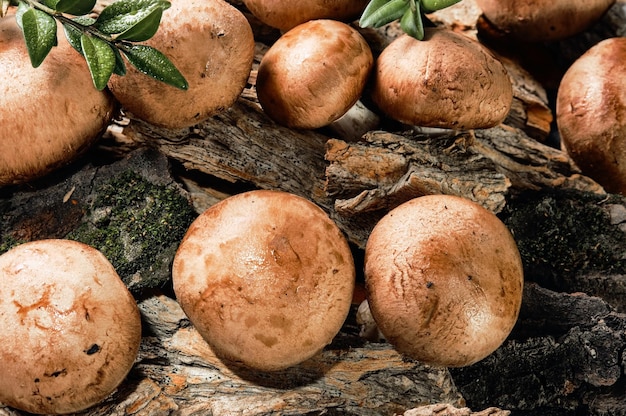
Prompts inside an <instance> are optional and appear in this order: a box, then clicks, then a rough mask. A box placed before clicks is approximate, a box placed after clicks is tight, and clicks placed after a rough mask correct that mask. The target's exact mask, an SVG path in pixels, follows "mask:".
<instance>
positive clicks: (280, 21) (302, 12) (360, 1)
mask: <svg viewBox="0 0 626 416" xmlns="http://www.w3.org/2000/svg"><path fill="white" fill-rule="evenodd" d="M368 1H369V0H300V1H297V2H293V1H290V0H244V1H243V2H244V4H245V5H246V7H247V8H248V10H250V12H251V13H252V14H253V15H254V17H256V18H257V19H259V20H260V21H261V22H263V23H265V24H266V25H268V26H271V27H274V28H277V29H280V30H283V31H287V30H289V29H292V28H294V27H295V26H297V25H299V24H301V23H305V22H308V21H309V20H315V19H333V20H340V21H349V20H354V19H356V18H358V17H359V15H360V14H361V12H362V11H363V10H364V9H365V6H366V5H367V3H368Z"/></svg>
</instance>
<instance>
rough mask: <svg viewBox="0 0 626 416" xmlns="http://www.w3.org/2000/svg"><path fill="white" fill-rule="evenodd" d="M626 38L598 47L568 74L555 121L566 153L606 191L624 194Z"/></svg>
mask: <svg viewBox="0 0 626 416" xmlns="http://www.w3.org/2000/svg"><path fill="white" fill-rule="evenodd" d="M625 79H626V38H610V39H606V40H603V41H602V42H599V43H598V44H596V45H595V46H593V47H592V48H590V49H589V50H588V51H587V52H585V53H584V54H583V55H582V56H581V57H580V58H578V59H577V60H576V61H575V62H574V63H573V64H572V65H571V66H570V68H569V69H568V70H567V71H566V73H565V75H564V76H563V78H562V80H561V83H560V85H559V89H558V93H557V103H556V121H557V125H558V129H559V133H560V135H561V140H562V144H563V146H564V148H565V149H566V150H567V152H568V154H569V155H570V156H571V157H572V159H573V160H574V161H575V162H576V164H577V165H578V166H579V167H580V169H581V170H582V172H583V173H584V174H586V175H588V176H590V177H591V178H593V179H595V180H596V181H597V182H598V183H600V184H601V185H602V186H603V187H604V188H605V189H606V190H607V191H608V192H613V193H621V194H623V195H626V84H625V82H624V80H625Z"/></svg>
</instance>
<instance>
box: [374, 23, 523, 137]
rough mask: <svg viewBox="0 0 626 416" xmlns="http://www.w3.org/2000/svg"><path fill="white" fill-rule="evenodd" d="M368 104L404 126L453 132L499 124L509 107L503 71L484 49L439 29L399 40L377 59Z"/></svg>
mask: <svg viewBox="0 0 626 416" xmlns="http://www.w3.org/2000/svg"><path fill="white" fill-rule="evenodd" d="M374 73H375V77H374V86H373V92H372V98H373V100H374V102H375V103H376V105H377V106H378V107H379V108H380V110H382V111H383V112H384V113H385V114H387V115H388V116H389V117H390V118H393V119H395V120H397V121H400V122H402V123H405V124H411V125H416V126H422V127H439V128H450V129H457V130H466V129H479V128H488V127H493V126H495V125H498V124H500V123H501V122H502V121H503V120H504V118H505V117H506V116H507V114H508V112H509V110H510V108H511V103H512V101H513V87H512V86H511V81H510V79H509V76H508V75H507V72H506V69H505V68H504V66H503V65H502V63H501V62H500V61H498V60H497V59H496V58H495V57H494V56H493V55H492V54H491V53H490V52H489V50H487V49H486V48H485V47H484V46H482V45H481V44H480V43H478V42H476V41H474V40H472V39H469V38H468V37H466V36H464V35H462V34H459V33H455V32H452V31H450V30H447V29H441V28H427V29H426V30H425V35H424V40H423V41H419V40H416V39H414V38H412V37H411V36H408V35H402V36H400V37H398V38H397V39H395V40H394V41H393V42H391V43H390V44H389V45H388V46H387V47H386V48H385V49H384V50H383V51H382V53H381V54H380V56H379V57H378V59H377V61H376V70H375V71H374Z"/></svg>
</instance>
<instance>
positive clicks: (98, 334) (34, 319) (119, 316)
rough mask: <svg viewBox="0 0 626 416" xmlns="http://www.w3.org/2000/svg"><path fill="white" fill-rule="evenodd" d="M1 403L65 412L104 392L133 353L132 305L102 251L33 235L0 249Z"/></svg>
mask: <svg viewBox="0 0 626 416" xmlns="http://www.w3.org/2000/svg"><path fill="white" fill-rule="evenodd" d="M0 327H1V328H2V334H1V335H0V368H2V377H0V402H2V403H3V404H6V405H8V406H12V407H15V408H17V409H21V410H24V411H27V412H31V413H39V414H44V413H46V414H47V413H55V414H62V413H72V412H77V411H80V410H83V409H86V408H88V407H90V406H92V405H94V404H96V403H98V402H100V401H102V400H103V399H104V398H106V396H108V395H109V394H110V393H111V392H113V390H115V388H117V386H118V385H119V384H120V383H121V382H122V381H123V379H124V378H125V377H126V375H127V374H128V372H129V371H130V369H131V368H132V365H133V363H134V361H135V358H136V357H137V352H138V350H139V343H140V341H141V318H140V315H139V310H138V308H137V304H136V302H135V300H134V298H133V297H132V295H131V294H130V292H129V291H128V290H127V288H126V286H125V285H124V283H123V282H122V281H121V280H120V278H119V276H118V275H117V273H116V272H115V270H114V269H113V266H112V265H111V263H109V261H108V260H107V259H106V258H105V257H104V255H103V254H102V253H100V252H99V251H98V250H96V249H95V248H93V247H90V246H88V245H86V244H83V243H79V242H76V241H70V240H54V239H53V240H39V241H33V242H30V243H24V244H22V245H19V246H17V247H15V248H13V249H11V250H9V251H7V252H6V253H4V254H3V255H2V256H0Z"/></svg>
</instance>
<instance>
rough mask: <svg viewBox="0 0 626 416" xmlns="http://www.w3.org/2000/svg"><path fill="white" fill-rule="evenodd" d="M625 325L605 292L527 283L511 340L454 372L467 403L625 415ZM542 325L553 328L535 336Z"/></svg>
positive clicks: (544, 328)
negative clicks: (555, 289)
mask: <svg viewBox="0 0 626 416" xmlns="http://www.w3.org/2000/svg"><path fill="white" fill-rule="evenodd" d="M541 315H543V318H542V317H541ZM559 318H565V319H564V321H563V322H561V323H559V322H558V320H559ZM555 323H556V324H557V325H560V327H559V328H555V327H554V326H553V325H554V324H555ZM537 326H538V328H537ZM625 328H626V315H624V314H621V313H617V312H614V311H613V310H612V308H611V307H610V306H609V305H608V304H606V302H604V301H603V300H602V299H600V298H592V297H589V296H587V295H584V294H582V293H578V294H566V293H555V292H551V291H549V290H547V289H544V288H541V287H539V286H538V285H535V284H527V285H526V288H525V297H524V302H523V309H522V311H521V313H520V319H519V322H518V325H517V327H516V329H515V330H514V332H513V334H512V336H511V339H510V340H509V341H508V342H506V343H505V344H504V345H503V346H502V347H501V348H499V349H498V350H497V351H496V352H495V353H494V354H493V355H491V356H489V357H487V358H486V359H485V360H483V361H481V362H479V363H477V364H475V365H473V366H470V367H467V368H462V369H453V370H451V372H452V374H453V377H454V380H455V382H456V383H457V385H458V386H459V388H460V390H461V392H462V393H463V394H464V395H465V397H466V399H467V403H468V405H469V406H470V407H471V406H477V405H479V404H480V403H490V404H491V405H493V406H500V407H502V408H506V409H511V410H513V411H515V410H517V411H522V410H523V411H526V412H527V413H526V414H533V415H543V414H551V413H550V412H551V411H560V412H570V413H572V414H574V412H576V414H581V412H583V413H584V414H594V415H600V414H624V412H626V402H624V401H623V399H624V390H623V385H624V381H625V376H624V373H623V370H622V365H623V356H622V354H623V351H624V347H625V344H626V336H625V332H624V329H625ZM555 329H556V330H555ZM543 331H546V332H547V333H549V334H547V333H544V335H540V336H538V335H537V334H538V333H540V332H543ZM531 334H532V335H531ZM494 374H497V377H490V376H488V375H494ZM557 409H558V410H557ZM559 414H569V413H559Z"/></svg>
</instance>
